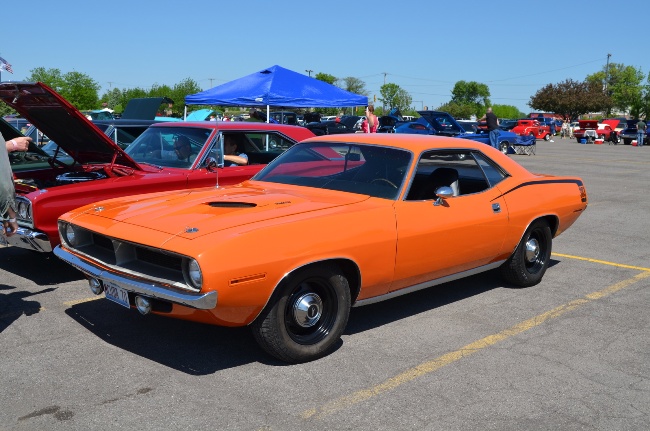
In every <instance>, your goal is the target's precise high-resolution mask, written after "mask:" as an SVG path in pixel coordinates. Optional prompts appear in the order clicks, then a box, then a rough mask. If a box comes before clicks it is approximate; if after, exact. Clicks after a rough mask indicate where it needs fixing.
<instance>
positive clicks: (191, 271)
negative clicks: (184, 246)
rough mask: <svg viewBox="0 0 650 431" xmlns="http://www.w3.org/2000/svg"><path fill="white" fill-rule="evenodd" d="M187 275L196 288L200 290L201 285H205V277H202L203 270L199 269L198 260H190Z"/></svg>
mask: <svg viewBox="0 0 650 431" xmlns="http://www.w3.org/2000/svg"><path fill="white" fill-rule="evenodd" d="M187 275H188V276H189V277H190V281H191V282H192V284H193V285H194V287H197V288H199V289H200V288H201V285H202V284H203V276H202V275H201V268H200V267H199V263H198V262H197V261H196V260H194V259H190V262H189V264H188V265H187Z"/></svg>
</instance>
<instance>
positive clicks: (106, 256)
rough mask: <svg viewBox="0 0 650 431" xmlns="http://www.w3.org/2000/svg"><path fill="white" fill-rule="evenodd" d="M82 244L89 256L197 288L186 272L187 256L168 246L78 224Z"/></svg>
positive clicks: (129, 271)
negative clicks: (147, 243) (145, 243)
mask: <svg viewBox="0 0 650 431" xmlns="http://www.w3.org/2000/svg"><path fill="white" fill-rule="evenodd" d="M74 229H75V233H76V236H77V238H79V243H80V245H79V246H77V247H76V248H75V249H76V250H77V251H78V252H80V253H82V254H84V255H86V256H87V257H88V258H90V259H92V260H94V261H96V262H98V263H101V264H102V265H104V266H107V267H109V268H112V269H114V270H116V271H118V272H121V273H123V274H126V275H128V276H132V277H134V278H138V279H145V280H151V281H155V282H157V283H161V284H164V285H168V286H170V287H175V288H179V289H183V290H190V291H193V292H197V291H198V289H196V288H194V287H193V286H191V285H190V284H188V283H187V282H186V280H185V277H184V274H183V266H184V261H185V260H187V258H186V257H184V256H181V255H178V254H174V253H171V252H169V251H166V250H162V249H157V248H151V247H146V246H143V245H140V244H135V243H131V242H128V241H122V240H118V239H114V238H111V237H108V236H105V235H102V234H99V233H96V232H91V231H89V230H87V229H84V228H80V227H79V226H74Z"/></svg>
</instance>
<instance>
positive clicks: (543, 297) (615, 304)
mask: <svg viewBox="0 0 650 431" xmlns="http://www.w3.org/2000/svg"><path fill="white" fill-rule="evenodd" d="M511 157H513V158H515V159H516V160H517V161H519V162H520V163H521V164H522V165H524V166H525V167H527V168H528V169H530V170H531V171H533V172H539V173H550V174H562V175H564V174H569V175H578V176H580V177H582V178H583V180H584V181H585V184H586V187H587V192H588V194H589V208H588V209H587V211H586V212H585V214H584V215H582V216H581V218H580V219H578V221H577V222H576V223H575V225H574V226H573V227H572V228H571V229H569V230H568V231H567V232H565V233H564V234H562V235H561V236H560V237H558V238H556V239H555V240H554V244H553V259H552V262H551V267H550V268H549V269H548V271H547V272H546V275H545V277H544V279H543V281H542V283H541V284H539V285H537V286H534V287H532V288H526V289H516V288H512V287H509V286H507V285H505V284H504V283H503V281H502V280H501V279H500V278H499V276H498V274H495V273H487V274H481V275H478V276H474V277H470V278H467V279H464V280H459V281H456V282H452V283H448V284H445V285H442V286H438V287H434V288H431V289H428V290H424V291H420V292H416V293H413V294H410V295H406V296H402V297H399V298H396V299H393V300H391V301H385V302H382V303H378V304H374V305H370V306H367V307H362V308H356V309H353V310H352V313H351V316H350V322H349V324H348V328H347V330H346V331H345V334H344V336H343V338H342V343H340V345H339V346H338V349H337V350H336V351H335V352H334V353H333V354H331V355H329V356H327V357H325V358H323V359H320V360H318V361H314V362H311V363H307V364H301V365H285V364H283V363H280V362H277V361H275V360H274V359H272V358H270V357H268V356H266V355H265V354H264V353H263V352H262V351H261V350H260V349H259V348H258V347H257V345H256V343H255V342H254V340H253V337H252V335H251V334H250V332H249V331H248V329H246V328H235V329H228V328H218V327H211V326H205V325H200V324H195V323H190V322H183V321H177V320H171V319H164V318H160V317H157V316H147V317H143V316H140V315H139V314H138V313H137V312H134V311H133V312H130V311H129V310H126V309H124V308H122V307H120V306H118V305H115V304H113V303H109V302H108V301H106V300H103V299H98V297H94V296H93V295H92V294H91V293H90V291H89V289H88V288H87V283H86V282H85V281H84V280H83V279H82V277H81V275H80V273H77V272H76V270H73V269H72V268H71V267H68V266H66V265H65V264H63V263H62V262H60V261H58V259H57V258H55V257H54V256H43V255H40V254H35V253H32V252H27V251H23V250H19V249H15V248H0V388H2V390H0V430H88V429H96V430H113V429H124V430H136V429H137V430H154V429H155V430H161V429H170V430H186V429H187V430H190V429H191V430H207V429H210V430H212V429H215V430H216V429H218V430H265V431H271V430H273V431H280V430H352V429H354V430H373V431H376V430H407V429H408V430H647V429H648V427H649V424H650V343H648V333H649V332H650V314H649V313H648V304H650V247H648V239H649V237H650V198H649V193H648V190H649V189H650V147H643V148H637V147H632V146H624V145H617V146H614V145H607V144H605V145H581V144H578V143H577V142H576V141H575V140H571V141H569V140H567V139H565V140H562V139H560V138H559V137H557V138H555V142H554V143H551V142H544V141H538V144H537V151H536V154H535V155H530V156H527V155H512V156H511ZM534 198H535V197H534V196H531V199H534Z"/></svg>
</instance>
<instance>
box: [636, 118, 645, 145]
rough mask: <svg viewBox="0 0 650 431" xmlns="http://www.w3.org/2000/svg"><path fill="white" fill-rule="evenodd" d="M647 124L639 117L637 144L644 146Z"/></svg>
mask: <svg viewBox="0 0 650 431" xmlns="http://www.w3.org/2000/svg"><path fill="white" fill-rule="evenodd" d="M646 128H647V125H646V124H645V123H644V122H643V120H642V119H640V118H639V121H637V123H636V146H637V147H642V146H643V140H644V139H645V133H646Z"/></svg>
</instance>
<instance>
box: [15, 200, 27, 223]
mask: <svg viewBox="0 0 650 431" xmlns="http://www.w3.org/2000/svg"><path fill="white" fill-rule="evenodd" d="M18 217H19V218H21V219H23V220H26V219H27V218H28V217H29V205H27V202H19V203H18Z"/></svg>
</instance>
